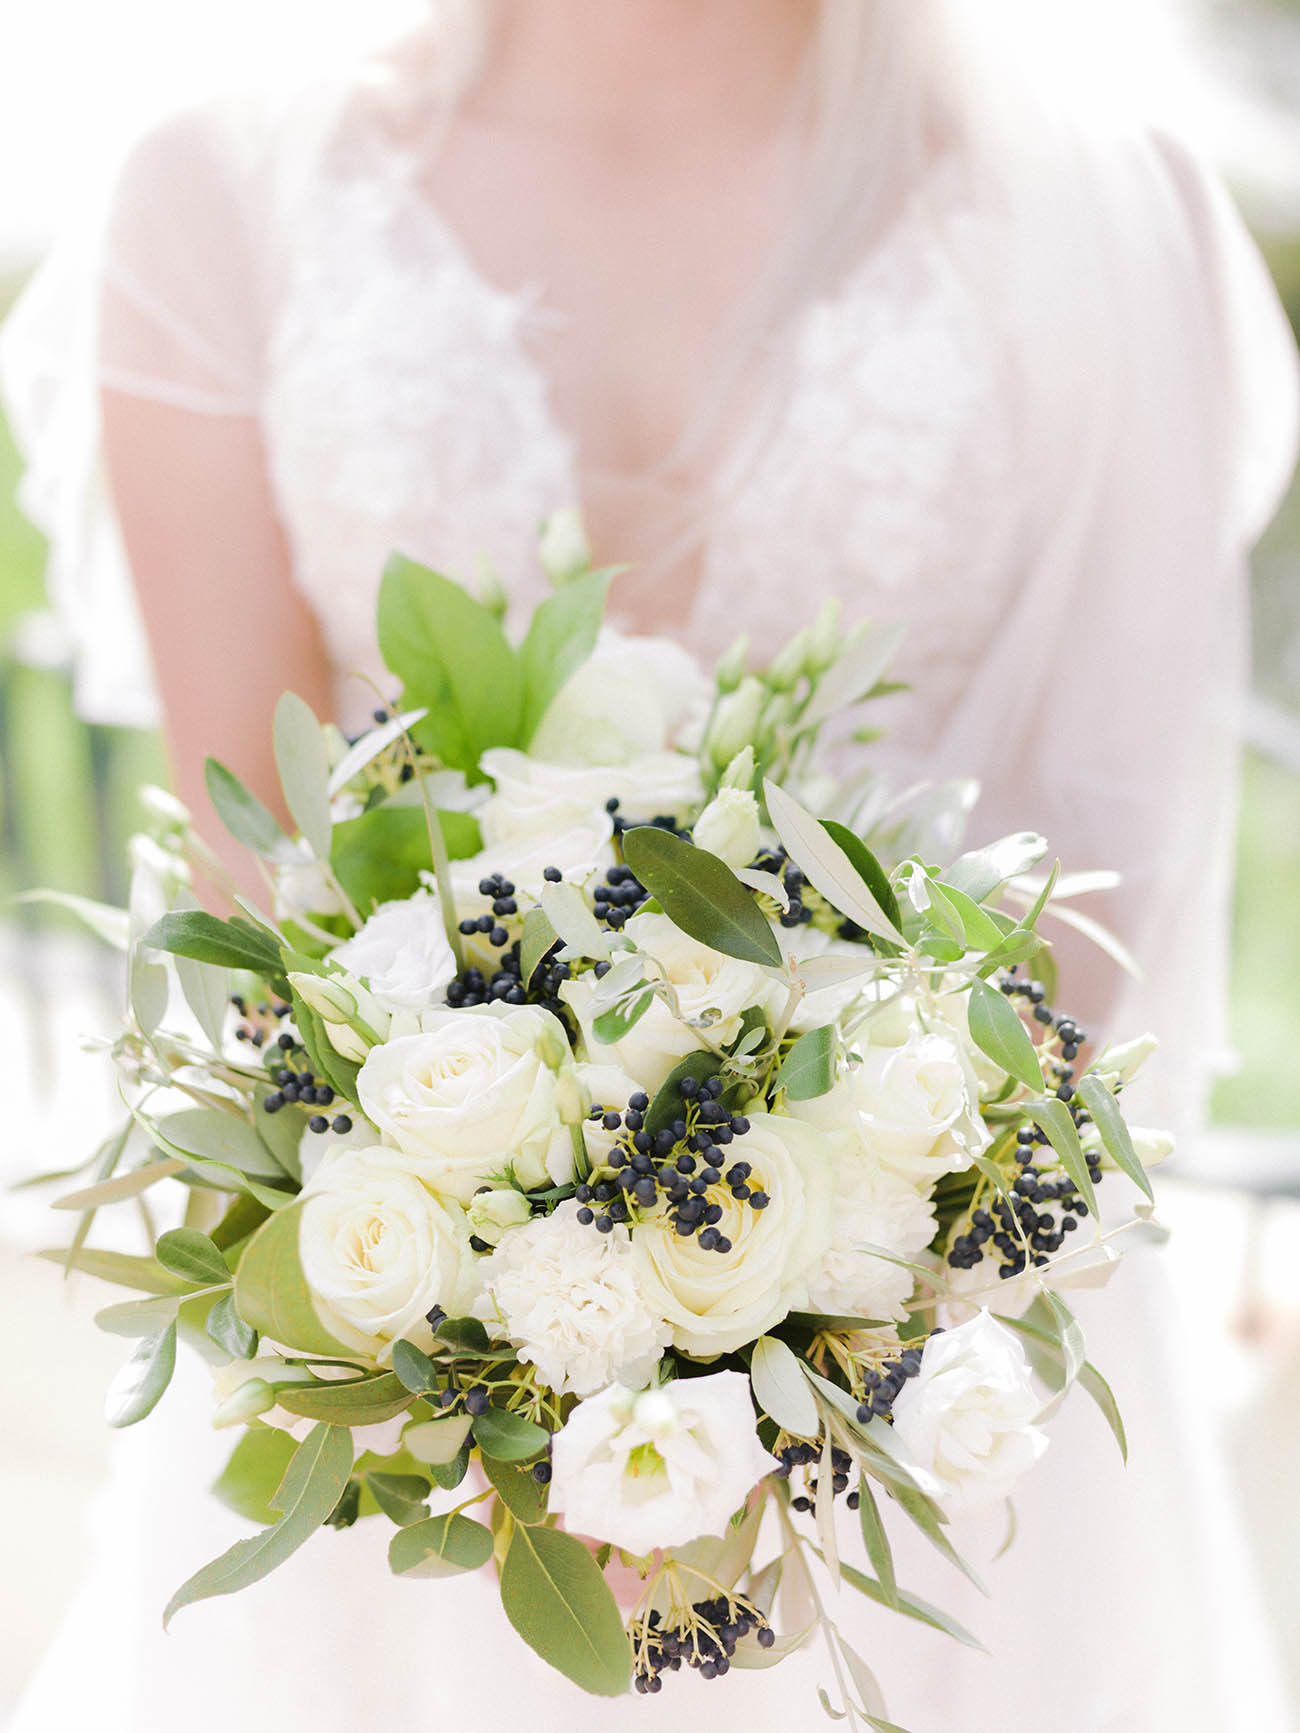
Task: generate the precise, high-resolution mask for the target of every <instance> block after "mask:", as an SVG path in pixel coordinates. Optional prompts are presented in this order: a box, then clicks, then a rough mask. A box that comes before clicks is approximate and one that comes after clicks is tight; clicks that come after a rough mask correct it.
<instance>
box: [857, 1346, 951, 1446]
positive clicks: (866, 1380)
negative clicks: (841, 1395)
mask: <svg viewBox="0 0 1300 1733" xmlns="http://www.w3.org/2000/svg"><path fill="white" fill-rule="evenodd" d="M931 1334H932V1335H938V1334H939V1331H938V1329H935V1330H933V1331H932V1332H931ZM920 1370H921V1350H920V1349H919V1348H904V1349H903V1352H902V1353H901V1354H900V1355H899V1356H898V1358H897V1359H896V1360H885V1361H884V1362H882V1364H881V1365H880V1366H879V1367H871V1366H868V1367H866V1368H865V1369H864V1371H863V1373H862V1383H863V1388H864V1394H863V1398H862V1402H861V1405H860V1406H859V1408H858V1422H859V1424H860V1425H862V1426H865V1425H866V1424H867V1422H868V1421H869V1420H892V1418H893V1412H894V1402H895V1400H896V1398H897V1396H898V1393H899V1391H900V1390H901V1389H902V1388H903V1386H904V1384H906V1383H907V1380H908V1379H909V1378H915V1377H916V1375H917V1373H918V1372H919V1371H920Z"/></svg>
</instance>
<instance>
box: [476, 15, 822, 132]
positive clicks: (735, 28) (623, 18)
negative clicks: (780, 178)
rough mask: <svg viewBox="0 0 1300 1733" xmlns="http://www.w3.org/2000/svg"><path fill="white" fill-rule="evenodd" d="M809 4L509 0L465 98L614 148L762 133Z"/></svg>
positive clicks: (496, 115) (809, 20)
mask: <svg viewBox="0 0 1300 1733" xmlns="http://www.w3.org/2000/svg"><path fill="white" fill-rule="evenodd" d="M817 13H818V6H817V0H564V4H563V5H560V4H557V3H556V0H505V4H503V5H501V6H500V7H499V8H498V12H497V16H496V19H495V22H494V37H493V40H492V44H491V49H490V52H489V54H488V56H487V59H486V62H485V65H484V68H483V72H482V75H481V77H480V79H479V81H478V84H477V86H476V88H475V90H474V92H473V93H472V95H471V97H470V107H471V109H472V110H473V111H474V112H475V114H476V116H477V117H478V118H483V119H491V121H492V122H493V123H494V124H496V125H502V124H506V125H511V126H514V127H519V128H529V127H545V128H547V129H548V130H550V129H554V128H555V127H556V126H557V125H559V124H563V125H565V126H566V127H573V128H574V129H575V130H578V131H580V132H581V133H582V134H583V135H584V136H585V137H586V138H587V139H589V140H592V139H594V140H599V141H602V142H603V143H604V144H605V145H606V146H607V147H608V148H609V149H611V150H615V151H620V152H622V151H632V150H636V149H637V148H638V147H640V148H645V147H646V146H647V145H649V146H650V147H651V148H657V149H661V150H663V149H668V148H671V146H672V145H673V143H674V142H685V141H684V140H683V130H685V132H686V134H687V135H689V134H691V133H693V132H695V131H696V130H697V129H698V128H700V127H704V128H706V129H707V128H708V127H709V125H710V124H712V125H713V126H717V125H719V124H722V125H725V126H726V127H727V129H728V130H729V131H730V132H731V133H732V134H733V136H734V135H735V134H736V133H737V132H740V133H742V134H743V133H745V132H750V131H753V132H755V133H758V134H760V135H770V133H771V132H772V129H773V127H774V125H778V126H779V124H780V122H781V120H782V119H783V117H784V116H785V114H786V113H787V111H788V106H789V100H790V94H791V90H792V87H793V83H794V79H795V74H796V72H797V69H798V68H799V66H800V65H801V63H802V59H803V55H804V52H805V50H806V49H807V46H808V43H809V40H810V37H811V34H812V31H813V29H814V27H815V24H816V20H817Z"/></svg>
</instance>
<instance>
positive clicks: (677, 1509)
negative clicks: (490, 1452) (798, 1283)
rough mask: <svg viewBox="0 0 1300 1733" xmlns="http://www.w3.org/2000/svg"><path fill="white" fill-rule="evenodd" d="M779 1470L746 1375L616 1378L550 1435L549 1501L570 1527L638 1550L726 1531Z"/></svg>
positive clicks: (643, 1552)
mask: <svg viewBox="0 0 1300 1733" xmlns="http://www.w3.org/2000/svg"><path fill="white" fill-rule="evenodd" d="M775 1467H776V1463H775V1461H774V1459H773V1458H772V1457H770V1456H769V1455H768V1453H767V1452H766V1451H765V1450H764V1449H763V1447H762V1445H761V1444H760V1443H759V1441H758V1434H757V1432H756V1431H755V1428H754V1406H753V1403H752V1401H751V1400H750V1394H749V1380H748V1379H747V1378H746V1377H745V1376H744V1374H743V1373H741V1372H715V1373H714V1374H713V1376H712V1377H709V1378H684V1379H676V1380H674V1381H673V1382H672V1383H670V1384H665V1385H664V1386H663V1387H662V1388H661V1389H658V1390H643V1391H640V1392H637V1391H634V1390H628V1389H625V1388H624V1387H623V1386H622V1385H617V1384H616V1385H614V1386H612V1387H611V1388H610V1389H608V1390H605V1391H603V1392H602V1393H601V1394H600V1395H599V1396H592V1397H590V1398H589V1399H588V1400H587V1401H585V1402H580V1403H579V1404H578V1406H577V1407H576V1408H575V1409H574V1411H573V1413H572V1414H571V1415H570V1416H569V1418H568V1421H567V1422H566V1424H565V1425H564V1426H563V1427H562V1428H561V1430H560V1431H559V1432H557V1433H556V1435H555V1443H554V1447H553V1451H552V1470H553V1473H552V1479H551V1490H550V1508H551V1509H552V1510H553V1511H558V1512H560V1513H561V1514H562V1515H563V1516H564V1520H565V1527H566V1528H567V1529H569V1530H570V1532H571V1533H576V1534H588V1535H592V1536H594V1537H599V1538H600V1539H601V1540H606V1541H610V1542H612V1543H613V1545H615V1546H619V1547H623V1548H624V1549H625V1550H626V1551H628V1552H630V1553H635V1554H637V1555H638V1556H643V1555H645V1554H646V1553H650V1552H653V1551H654V1550H655V1548H656V1547H672V1546H684V1545H685V1544H686V1542H687V1541H691V1540H696V1539H698V1538H699V1537H700V1536H701V1535H720V1534H724V1533H725V1532H726V1529H727V1524H728V1522H729V1521H730V1519H731V1517H732V1516H733V1515H734V1514H735V1512H736V1511H737V1510H739V1509H740V1507H741V1505H742V1504H743V1503H744V1501H745V1499H746V1497H747V1496H748V1494H749V1492H750V1490H751V1489H752V1488H753V1487H754V1486H756V1485H757V1483H758V1482H759V1481H760V1480H762V1478H763V1477H764V1475H766V1474H770V1473H771V1471H772V1470H773V1469H774V1468H775Z"/></svg>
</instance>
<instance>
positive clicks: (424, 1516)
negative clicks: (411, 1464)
mask: <svg viewBox="0 0 1300 1733" xmlns="http://www.w3.org/2000/svg"><path fill="white" fill-rule="evenodd" d="M366 1485H367V1487H369V1489H370V1496H371V1497H372V1498H373V1499H374V1501H375V1503H376V1504H377V1505H378V1506H379V1508H380V1510H382V1511H383V1513H384V1515H385V1516H386V1517H387V1518H388V1520H389V1521H390V1522H395V1523H396V1524H397V1526H398V1527H399V1528H410V1527H411V1525H412V1524H413V1523H417V1522H425V1521H427V1520H428V1516H429V1506H428V1502H427V1501H428V1497H429V1482H428V1481H427V1480H421V1479H420V1477H419V1475H416V1474H368V1475H367V1476H366Z"/></svg>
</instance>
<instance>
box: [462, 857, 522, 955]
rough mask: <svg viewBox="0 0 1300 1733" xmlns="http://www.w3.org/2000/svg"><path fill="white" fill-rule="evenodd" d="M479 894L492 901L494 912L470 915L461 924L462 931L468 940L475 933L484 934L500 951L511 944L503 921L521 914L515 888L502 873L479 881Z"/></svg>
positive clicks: (493, 874)
mask: <svg viewBox="0 0 1300 1733" xmlns="http://www.w3.org/2000/svg"><path fill="white" fill-rule="evenodd" d="M478 894H479V895H480V896H481V897H488V898H489V899H490V900H491V903H492V912H491V913H490V914H486V915H478V916H474V915H470V916H469V917H468V918H467V919H465V920H463V921H462V922H461V923H460V930H461V932H462V934H463V935H464V936H465V938H467V939H468V938H470V937H471V936H472V935H473V934H475V933H482V934H483V935H484V936H485V937H486V939H487V942H488V944H489V945H494V946H495V947H496V948H497V949H498V950H500V948H501V947H502V946H503V945H508V944H509V943H510V933H509V930H508V929H507V928H506V927H503V926H502V924H501V923H502V921H504V920H508V919H509V918H510V916H511V915H517V914H518V913H519V904H518V903H517V902H516V901H515V887H514V885H513V884H512V883H511V881H510V880H509V879H508V878H503V877H502V875H501V874H500V873H492V874H491V875H490V876H489V877H488V878H485V879H480V880H479V881H478Z"/></svg>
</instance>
